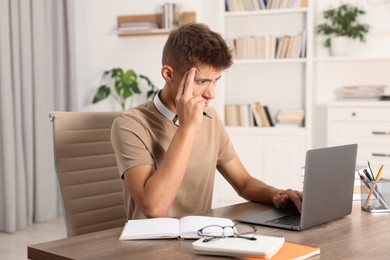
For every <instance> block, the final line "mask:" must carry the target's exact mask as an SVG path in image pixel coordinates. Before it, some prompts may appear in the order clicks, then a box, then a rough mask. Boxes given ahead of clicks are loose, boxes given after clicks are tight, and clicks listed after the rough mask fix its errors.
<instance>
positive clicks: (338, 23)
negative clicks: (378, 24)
mask: <svg viewBox="0 0 390 260" xmlns="http://www.w3.org/2000/svg"><path fill="white" fill-rule="evenodd" d="M365 13H366V11H365V10H363V9H361V8H359V7H356V6H353V5H351V4H342V5H340V6H339V7H336V8H329V9H327V10H325V11H324V12H323V18H324V19H325V22H324V23H321V24H318V25H317V28H316V29H317V33H319V34H323V35H325V36H326V39H325V41H324V46H325V47H327V48H329V49H330V51H331V54H332V55H345V54H346V53H347V51H348V42H349V40H350V39H358V40H360V41H361V42H365V40H366V38H365V36H366V34H367V33H368V31H369V25H367V24H363V23H360V22H359V21H358V18H359V17H360V16H361V15H364V14H365Z"/></svg>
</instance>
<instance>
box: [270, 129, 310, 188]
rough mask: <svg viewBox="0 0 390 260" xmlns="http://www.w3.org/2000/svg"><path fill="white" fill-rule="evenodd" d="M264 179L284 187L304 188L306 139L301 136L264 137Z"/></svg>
mask: <svg viewBox="0 0 390 260" xmlns="http://www.w3.org/2000/svg"><path fill="white" fill-rule="evenodd" d="M263 150H264V167H263V169H264V173H263V176H264V179H263V180H264V181H265V182H266V183H268V184H270V185H272V186H275V187H277V188H282V189H287V188H291V189H296V190H302V187H303V185H302V183H303V174H302V173H303V166H304V165H305V139H304V137H301V136H294V137H284V136H267V137H264V147H263Z"/></svg>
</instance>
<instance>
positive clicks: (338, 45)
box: [330, 36, 350, 56]
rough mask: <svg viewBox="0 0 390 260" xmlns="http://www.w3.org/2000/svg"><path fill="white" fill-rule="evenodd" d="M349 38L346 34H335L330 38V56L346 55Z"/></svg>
mask: <svg viewBox="0 0 390 260" xmlns="http://www.w3.org/2000/svg"><path fill="white" fill-rule="evenodd" d="M349 43H350V39H349V38H348V37H346V36H336V37H334V38H332V44H331V46H330V54H331V55H332V56H347V55H348V49H349Z"/></svg>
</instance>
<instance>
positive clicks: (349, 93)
mask: <svg viewBox="0 0 390 260" xmlns="http://www.w3.org/2000/svg"><path fill="white" fill-rule="evenodd" d="M386 88H387V85H384V84H372V85H348V86H342V87H341V97H342V98H350V99H353V98H363V99H365V98H374V99H376V98H380V97H381V96H383V95H384V94H385V89H386Z"/></svg>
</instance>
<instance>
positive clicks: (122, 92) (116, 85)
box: [92, 68, 158, 110]
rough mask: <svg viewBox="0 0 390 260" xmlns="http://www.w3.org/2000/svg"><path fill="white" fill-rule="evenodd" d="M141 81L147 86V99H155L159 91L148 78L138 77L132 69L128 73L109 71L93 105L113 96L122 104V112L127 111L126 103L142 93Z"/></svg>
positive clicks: (117, 70)
mask: <svg viewBox="0 0 390 260" xmlns="http://www.w3.org/2000/svg"><path fill="white" fill-rule="evenodd" d="M141 81H144V82H145V83H146V85H147V93H146V97H147V98H148V99H149V98H151V97H154V95H155V94H156V93H157V92H158V89H157V88H156V86H155V85H154V84H153V83H152V81H150V79H149V78H148V77H147V76H145V75H141V74H140V75H137V73H135V71H134V70H132V69H130V70H127V71H124V70H123V69H121V68H113V69H111V70H107V71H105V72H104V73H103V77H102V85H101V86H100V87H99V88H98V90H97V92H96V94H95V96H94V97H93V100H92V104H96V103H98V102H100V101H102V100H104V99H106V98H107V97H109V96H110V95H112V96H114V98H115V99H116V100H117V101H118V102H119V103H120V105H121V108H122V110H125V109H126V101H127V100H128V99H129V98H131V97H133V96H134V95H138V94H141V93H142V91H141V88H140V84H141ZM130 107H131V106H130Z"/></svg>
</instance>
